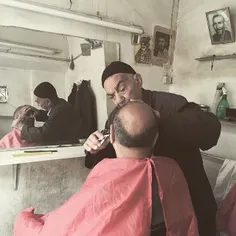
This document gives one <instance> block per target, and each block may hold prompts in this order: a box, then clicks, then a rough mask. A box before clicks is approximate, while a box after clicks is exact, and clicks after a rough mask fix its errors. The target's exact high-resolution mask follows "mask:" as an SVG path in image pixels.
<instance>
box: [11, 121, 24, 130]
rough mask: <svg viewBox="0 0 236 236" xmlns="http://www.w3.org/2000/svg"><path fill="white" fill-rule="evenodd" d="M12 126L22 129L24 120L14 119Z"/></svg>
mask: <svg viewBox="0 0 236 236" xmlns="http://www.w3.org/2000/svg"><path fill="white" fill-rule="evenodd" d="M11 127H12V128H16V129H19V130H22V128H23V124H22V122H21V121H20V119H15V120H13V122H12V124H11Z"/></svg>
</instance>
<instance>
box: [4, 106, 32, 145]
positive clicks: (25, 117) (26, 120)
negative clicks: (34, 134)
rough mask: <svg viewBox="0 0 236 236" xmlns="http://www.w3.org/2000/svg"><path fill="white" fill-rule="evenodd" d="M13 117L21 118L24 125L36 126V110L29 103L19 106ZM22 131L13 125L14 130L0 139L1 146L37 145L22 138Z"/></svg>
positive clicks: (15, 118)
mask: <svg viewBox="0 0 236 236" xmlns="http://www.w3.org/2000/svg"><path fill="white" fill-rule="evenodd" d="M13 117H14V120H19V121H20V122H21V123H22V124H23V125H27V126H29V127H32V126H34V111H33V109H32V107H30V106H29V105H24V106H20V107H18V108H17V109H16V110H15V112H14V114H13ZM13 123H14V122H13ZM13 126H14V124H13ZM20 133H21V131H20V130H19V129H17V128H14V127H13V129H12V131H11V132H9V133H8V134H6V135H5V136H4V137H3V138H2V139H1V140H0V148H20V147H29V146H35V145H36V143H32V142H27V141H25V140H23V139H21V137H20Z"/></svg>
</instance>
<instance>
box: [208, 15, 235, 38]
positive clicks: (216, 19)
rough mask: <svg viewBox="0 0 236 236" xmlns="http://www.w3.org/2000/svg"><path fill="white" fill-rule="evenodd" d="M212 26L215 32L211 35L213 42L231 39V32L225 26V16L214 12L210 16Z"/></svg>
mask: <svg viewBox="0 0 236 236" xmlns="http://www.w3.org/2000/svg"><path fill="white" fill-rule="evenodd" d="M212 24H213V28H214V29H215V31H216V33H215V34H214V35H213V41H214V42H225V41H230V40H231V33H230V32H229V31H228V30H226V28H225V18H224V17H223V16H222V15H221V14H215V15H214V16H213V18H212Z"/></svg>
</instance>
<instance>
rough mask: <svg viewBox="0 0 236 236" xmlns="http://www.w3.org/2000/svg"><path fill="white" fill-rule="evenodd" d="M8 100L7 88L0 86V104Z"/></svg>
mask: <svg viewBox="0 0 236 236" xmlns="http://www.w3.org/2000/svg"><path fill="white" fill-rule="evenodd" d="M7 98H8V91H7V86H0V103H6V102H7Z"/></svg>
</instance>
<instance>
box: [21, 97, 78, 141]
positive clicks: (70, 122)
mask: <svg viewBox="0 0 236 236" xmlns="http://www.w3.org/2000/svg"><path fill="white" fill-rule="evenodd" d="M47 113H48V112H46V111H43V110H40V111H39V113H38V114H37V116H36V119H37V121H43V122H45V123H44V125H43V126H42V127H30V126H27V125H24V126H23V128H22V130H21V138H22V139H24V140H27V141H28V142H40V143H43V144H59V143H71V142H76V138H77V137H78V134H77V132H78V129H77V125H76V116H75V113H74V111H73V108H72V106H71V104H69V103H68V102H66V101H65V100H64V99H59V100H58V102H57V103H56V104H55V106H54V107H52V109H51V110H50V112H49V115H47Z"/></svg>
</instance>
